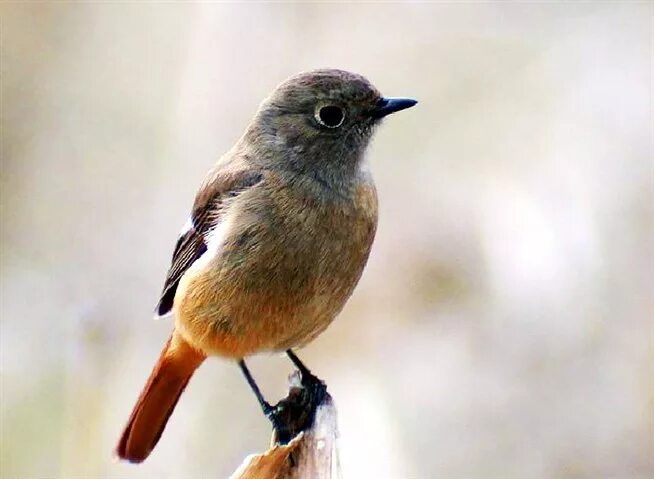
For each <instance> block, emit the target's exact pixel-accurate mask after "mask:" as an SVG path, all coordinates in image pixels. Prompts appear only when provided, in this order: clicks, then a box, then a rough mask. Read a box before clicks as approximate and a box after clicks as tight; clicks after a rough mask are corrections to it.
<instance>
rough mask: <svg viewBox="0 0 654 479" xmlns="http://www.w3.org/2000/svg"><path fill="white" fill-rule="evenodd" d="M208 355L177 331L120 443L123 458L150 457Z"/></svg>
mask: <svg viewBox="0 0 654 479" xmlns="http://www.w3.org/2000/svg"><path fill="white" fill-rule="evenodd" d="M204 359H205V356H204V354H202V353H200V352H199V351H197V350H195V349H193V348H192V347H191V346H190V345H189V344H188V343H187V342H185V341H184V340H183V339H182V338H181V337H180V336H179V335H178V334H176V333H175V332H173V334H172V335H171V336H170V338H169V339H168V342H167V343H166V346H164V348H163V351H162V352H161V356H159V360H158V361H157V364H156V365H155V366H154V369H153V370H152V373H151V374H150V377H149V378H148V382H147V383H146V385H145V387H144V388H143V391H142V392H141V395H140V396H139V399H138V401H137V402H136V406H134V410H133V411H132V414H131V416H130V417H129V421H127V426H125V430H124V431H123V434H122V436H121V438H120V441H119V442H118V446H116V455H117V456H118V457H119V458H120V459H125V460H127V461H130V462H142V461H143V460H144V459H145V458H146V457H148V455H149V454H150V452H151V451H152V449H154V446H156V444H157V442H158V441H159V438H160V437H161V433H162V432H163V430H164V428H165V427H166V423H167V422H168V418H169V417H170V415H171V414H172V412H173V409H175V405H176V404H177V401H178V400H179V396H180V395H181V394H182V392H183V391H184V388H185V387H186V385H187V384H188V381H189V379H191V376H192V375H193V372H194V371H195V370H196V369H197V368H198V366H200V364H202V361H204Z"/></svg>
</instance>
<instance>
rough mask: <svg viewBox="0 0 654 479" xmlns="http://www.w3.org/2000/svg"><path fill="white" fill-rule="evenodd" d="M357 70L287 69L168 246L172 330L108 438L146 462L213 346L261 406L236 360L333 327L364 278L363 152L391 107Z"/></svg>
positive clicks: (404, 101)
mask: <svg viewBox="0 0 654 479" xmlns="http://www.w3.org/2000/svg"><path fill="white" fill-rule="evenodd" d="M416 103H417V102H416V101H415V100H412V99H408V98H385V97H383V96H382V95H381V94H380V92H379V91H378V90H377V89H376V88H375V87H374V86H373V85H372V84H371V83H370V82H369V81H368V80H366V79H365V78H364V77H363V76H361V75H358V74H354V73H350V72H346V71H342V70H335V69H323V70H315V71H310V72H306V73H300V74H298V75H295V76H293V77H291V78H289V79H288V80H286V81H285V82H283V83H282V84H281V85H279V86H278V87H277V88H276V89H275V90H274V91H273V93H272V94H271V95H270V96H269V97H268V98H267V99H266V100H264V101H263V103H262V104H261V105H260V107H259V109H258V111H257V113H256V115H255V117H254V119H253V120H252V122H251V123H250V125H249V126H248V127H247V129H246V130H245V133H244V134H243V136H242V137H241V139H240V140H239V141H238V142H237V143H236V145H235V146H234V147H233V148H232V149H231V150H230V151H229V152H227V153H226V154H225V155H224V156H223V157H222V158H221V159H220V160H219V161H218V163H217V164H216V166H215V167H214V168H213V169H212V170H211V171H210V172H209V173H208V175H207V177H206V178H205V180H204V182H203V183H202V185H201V186H200V189H199V191H198V193H197V195H196V197H195V202H194V203H193V208H192V211H191V216H190V218H189V220H188V222H187V223H186V225H185V227H184V228H183V230H182V232H181V234H180V236H179V238H178V240H177V244H176V246H175V249H174V252H173V258H172V264H171V266H170V269H169V271H168V274H167V276H166V280H165V284H164V287H163V292H162V293H161V296H160V300H159V303H158V304H157V307H156V313H157V315H158V316H164V315H167V314H168V313H171V312H172V313H174V316H175V326H174V329H173V332H172V334H171V336H170V338H169V339H168V342H167V343H166V345H165V346H164V348H163V351H162V352H161V355H160V357H159V360H158V361H157V363H156V365H155V366H154V369H153V371H152V373H151V375H150V377H149V379H148V381H147V383H146V385H145V387H144V389H143V391H142V392H141V395H140V397H139V398H138V401H137V403H136V406H135V407H134V409H133V411H132V414H131V416H130V418H129V420H128V422H127V425H126V427H125V429H124V431H123V434H122V437H121V438H120V441H119V443H118V446H117V448H116V454H117V456H118V457H119V458H121V459H125V460H128V461H130V462H141V461H143V460H144V459H145V458H147V457H148V455H149V454H150V452H151V451H152V449H153V448H154V447H155V445H156V444H157V442H158V440H159V438H160V437H161V434H162V432H163V429H164V427H165V425H166V422H167V421H168V418H169V417H170V415H171V413H172V411H173V409H174V408H175V405H176V404H177V401H178V399H179V397H180V395H181V393H182V392H183V391H184V388H185V387H186V385H187V384H188V381H189V379H190V378H191V375H192V374H193V372H194V371H195V370H196V369H197V368H198V367H199V366H200V364H202V362H203V361H204V360H205V359H206V358H207V357H208V356H220V357H224V358H229V359H232V360H235V361H236V362H237V363H238V364H239V366H240V368H241V370H242V372H243V373H244V375H245V377H246V379H247V381H248V383H249V384H250V387H251V388H252V389H253V391H254V393H255V394H256V396H257V399H258V400H259V402H260V404H261V405H262V407H263V409H264V412H266V413H270V412H271V410H272V408H271V406H270V405H269V404H268V403H267V402H265V400H264V399H263V396H262V395H261V393H260V392H259V389H258V387H257V386H256V383H255V382H254V379H253V378H252V376H251V374H250V372H249V371H248V368H247V366H246V364H245V361H244V358H246V357H248V356H251V355H253V354H256V353H259V352H275V351H286V353H287V354H288V355H289V357H290V358H291V360H292V361H293V362H294V363H295V365H296V366H297V367H298V369H299V370H300V371H301V373H302V374H303V375H310V372H309V370H308V369H307V368H306V367H305V366H304V365H303V364H302V363H301V361H300V360H299V359H298V358H297V356H295V354H294V353H293V351H292V348H298V347H301V346H303V345H305V344H307V343H308V342H310V341H311V340H313V339H314V338H315V337H316V336H318V335H319V334H320V333H321V332H322V331H324V330H325V328H327V326H328V325H329V324H330V323H331V322H332V321H333V319H334V318H335V317H336V315H337V314H338V313H339V312H340V311H341V309H342V308H343V306H344V305H345V302H346V301H347V299H348V298H349V297H350V295H351V294H352V291H353V290H354V287H355V286H356V284H357V283H358V281H359V278H360V277H361V273H362V272H363V268H364V266H365V264H366V261H367V259H368V255H369V253H370V248H371V245H372V242H373V238H374V236H375V230H376V228H377V193H376V190H375V185H374V183H373V180H372V177H371V175H370V171H369V168H368V164H367V160H366V157H365V150H366V147H367V146H368V143H369V142H370V139H371V137H372V135H373V132H374V130H375V127H376V126H377V125H378V124H379V123H380V120H381V119H382V118H384V117H385V116H386V115H388V114H390V113H394V112H397V111H400V110H404V109H406V108H409V107H412V106H413V105H415V104H416Z"/></svg>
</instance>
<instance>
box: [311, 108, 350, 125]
mask: <svg viewBox="0 0 654 479" xmlns="http://www.w3.org/2000/svg"><path fill="white" fill-rule="evenodd" d="M316 120H318V123H320V124H321V125H323V126H326V127H327V128H337V127H339V126H341V125H342V124H343V120H345V112H344V111H343V109H342V108H341V107H338V106H333V105H329V106H323V107H322V108H320V110H318V111H317V112H316Z"/></svg>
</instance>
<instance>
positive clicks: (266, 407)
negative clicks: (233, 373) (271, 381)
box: [238, 359, 274, 417]
mask: <svg viewBox="0 0 654 479" xmlns="http://www.w3.org/2000/svg"><path fill="white" fill-rule="evenodd" d="M238 365H239V367H240V368H241V371H242V372H243V376H245V380H246V381H247V382H248V384H249V385H250V389H252V392H253V393H254V395H255V396H256V397H257V401H259V404H260V405H261V409H262V410H263V413H264V414H265V415H266V416H268V417H270V414H271V413H272V412H273V410H274V408H273V407H272V406H271V405H270V404H269V403H268V401H266V400H265V399H264V397H263V394H261V390H260V389H259V386H258V385H257V383H256V381H255V380H254V378H253V377H252V374H250V370H249V369H248V367H247V365H246V364H245V361H244V360H243V359H241V360H240V361H239V362H238Z"/></svg>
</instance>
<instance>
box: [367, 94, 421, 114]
mask: <svg viewBox="0 0 654 479" xmlns="http://www.w3.org/2000/svg"><path fill="white" fill-rule="evenodd" d="M416 103H418V102H417V101H416V100H414V99H412V98H381V99H380V100H379V101H378V102H377V105H375V108H374V109H373V110H372V112H371V116H372V117H373V118H383V117H385V116H386V115H390V114H391V113H395V112H396V111H400V110H406V109H407V108H411V107H412V106H414V105H415V104H416Z"/></svg>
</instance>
